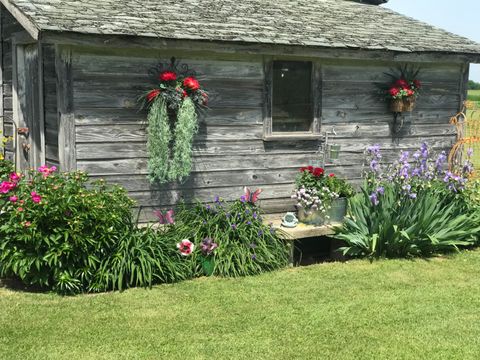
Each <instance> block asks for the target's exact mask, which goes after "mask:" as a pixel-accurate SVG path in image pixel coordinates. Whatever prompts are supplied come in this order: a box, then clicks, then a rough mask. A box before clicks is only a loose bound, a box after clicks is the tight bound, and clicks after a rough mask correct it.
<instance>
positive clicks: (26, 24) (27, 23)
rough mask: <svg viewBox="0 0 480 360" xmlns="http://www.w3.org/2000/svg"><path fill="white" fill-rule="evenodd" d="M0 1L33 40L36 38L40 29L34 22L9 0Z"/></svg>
mask: <svg viewBox="0 0 480 360" xmlns="http://www.w3.org/2000/svg"><path fill="white" fill-rule="evenodd" d="M0 3H1V4H2V5H3V6H5V8H6V9H7V10H8V12H10V14H12V16H13V17H14V18H15V19H16V20H17V21H18V22H19V23H20V25H22V26H23V28H24V29H25V30H27V32H28V33H29V34H30V36H31V37H32V38H33V39H34V40H38V38H39V35H40V29H39V28H38V27H37V26H36V25H35V23H34V22H33V21H32V20H31V19H30V18H29V17H28V16H26V15H25V14H24V13H23V12H22V11H21V10H20V9H18V8H17V7H16V6H15V5H14V4H12V3H11V2H10V0H0Z"/></svg>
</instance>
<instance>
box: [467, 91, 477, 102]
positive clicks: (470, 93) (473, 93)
mask: <svg viewBox="0 0 480 360" xmlns="http://www.w3.org/2000/svg"><path fill="white" fill-rule="evenodd" d="M468 100H471V101H480V90H469V91H468Z"/></svg>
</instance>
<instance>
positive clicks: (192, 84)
mask: <svg viewBox="0 0 480 360" xmlns="http://www.w3.org/2000/svg"><path fill="white" fill-rule="evenodd" d="M183 86H184V87H185V88H187V89H190V90H191V91H197V90H198V89H200V83H199V82H198V80H197V79H195V78H194V77H193V76H189V77H187V78H185V80H183Z"/></svg>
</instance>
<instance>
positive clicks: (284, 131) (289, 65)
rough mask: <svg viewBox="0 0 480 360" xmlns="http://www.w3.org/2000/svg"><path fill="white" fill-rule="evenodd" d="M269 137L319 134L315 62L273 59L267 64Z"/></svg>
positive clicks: (267, 127)
mask: <svg viewBox="0 0 480 360" xmlns="http://www.w3.org/2000/svg"><path fill="white" fill-rule="evenodd" d="M267 70H268V72H267V75H266V76H267V82H268V81H270V84H269V85H270V86H268V94H267V96H269V97H270V99H268V100H269V101H267V106H268V107H269V109H267V119H266V122H267V126H266V129H265V130H266V132H265V135H266V136H265V138H266V140H269V139H275V138H276V137H278V138H280V137H281V138H284V137H285V136H291V137H295V138H302V137H305V138H311V137H312V136H315V135H317V128H318V126H317V120H316V118H317V117H316V115H315V108H316V106H315V101H314V99H315V98H316V96H315V95H316V94H315V92H316V91H315V86H313V85H314V84H313V83H314V82H316V80H315V76H314V66H313V64H312V62H310V61H273V62H271V63H270V64H268V65H267Z"/></svg>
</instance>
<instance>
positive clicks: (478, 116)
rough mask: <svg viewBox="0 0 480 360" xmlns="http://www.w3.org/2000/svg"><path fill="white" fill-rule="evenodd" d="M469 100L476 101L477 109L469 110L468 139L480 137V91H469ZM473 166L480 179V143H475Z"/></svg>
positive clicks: (473, 146) (473, 145)
mask: <svg viewBox="0 0 480 360" xmlns="http://www.w3.org/2000/svg"><path fill="white" fill-rule="evenodd" d="M468 100H470V101H476V102H477V104H476V108H475V109H470V110H467V118H468V119H469V125H470V126H468V127H467V129H466V134H465V136H468V137H480V133H479V132H480V131H479V130H480V124H479V122H480V90H469V91H468ZM471 147H472V148H473V156H472V160H473V165H474V167H475V169H476V177H477V178H478V177H479V172H480V143H473V144H472V145H471Z"/></svg>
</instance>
